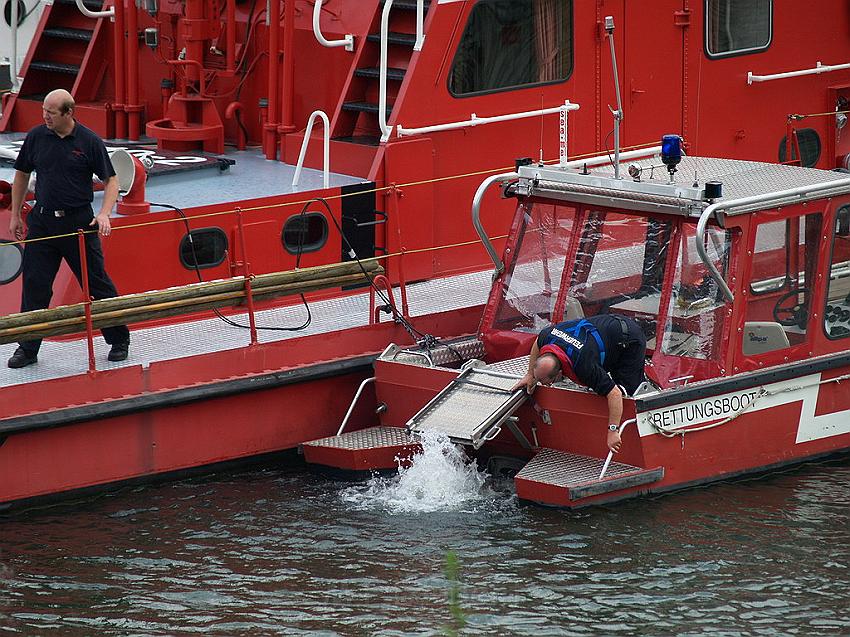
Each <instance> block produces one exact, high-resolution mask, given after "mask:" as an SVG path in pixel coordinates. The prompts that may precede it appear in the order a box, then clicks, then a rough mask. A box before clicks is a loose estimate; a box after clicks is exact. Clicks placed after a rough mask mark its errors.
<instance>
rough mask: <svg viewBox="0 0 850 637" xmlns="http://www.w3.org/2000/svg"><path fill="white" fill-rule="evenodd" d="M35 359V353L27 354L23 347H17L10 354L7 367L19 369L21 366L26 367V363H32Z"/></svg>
mask: <svg viewBox="0 0 850 637" xmlns="http://www.w3.org/2000/svg"><path fill="white" fill-rule="evenodd" d="M37 361H38V355H37V354H27V353H26V351H24V348H23V347H19V348H18V349H16V350H15V353H14V354H12V358H10V359H9V367H11V368H12V369H19V368H21V367H26V366H27V365H32V364H33V363H35V362H37Z"/></svg>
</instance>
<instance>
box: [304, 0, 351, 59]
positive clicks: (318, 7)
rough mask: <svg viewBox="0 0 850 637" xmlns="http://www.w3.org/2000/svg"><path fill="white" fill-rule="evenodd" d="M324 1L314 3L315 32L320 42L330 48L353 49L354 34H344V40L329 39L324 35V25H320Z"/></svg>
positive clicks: (319, 0) (318, 0)
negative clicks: (342, 47)
mask: <svg viewBox="0 0 850 637" xmlns="http://www.w3.org/2000/svg"><path fill="white" fill-rule="evenodd" d="M322 2H324V0H316V3H315V4H314V5H313V33H314V34H315V36H316V39H317V40H318V41H319V44H321V45H322V46H326V47H329V48H333V47H337V46H344V47H345V50H346V51H353V50H354V36H353V35H352V34H350V33H349V34H347V35H344V36H343V37H342V40H328V39H327V38H326V37H325V36H324V35H322V27H321V26H320V25H319V20H320V19H321V16H322Z"/></svg>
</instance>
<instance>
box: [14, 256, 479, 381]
mask: <svg viewBox="0 0 850 637" xmlns="http://www.w3.org/2000/svg"><path fill="white" fill-rule="evenodd" d="M490 274H491V272H490V271H489V270H487V271H481V272H474V273H470V274H462V275H457V276H451V277H445V278H441V279H433V280H431V281H425V282H422V283H415V284H413V285H410V286H408V300H409V303H410V313H411V316H412V317H414V318H415V317H417V316H423V315H425V314H430V313H433V312H446V311H451V310H458V309H462V308H466V307H472V306H475V305H480V304H483V303H484V302H486V300H487V295H488V293H489V290H490ZM395 298H396V305H397V306H399V307H400V306H401V299H400V294H399V293H398V291H397V290H396V294H395ZM310 310H311V312H312V315H313V320H312V323H311V324H310V326H309V327H307V328H306V329H304V330H300V331H297V332H272V331H260V332H259V340H260V342H261V343H271V342H276V341H284V340H288V339H293V338H299V337H302V336H310V335H313V334H324V333H327V332H332V331H337V330H342V329H347V328H353V327H360V326H363V325H367V324H368V322H369V293H368V290H364V292H363V293H359V294H355V295H351V296H347V297H343V298H337V299H328V300H323V301H316V302H311V303H310ZM305 317H306V314H305V310H304V306H303V305H294V306H289V307H285V308H275V309H270V310H264V311H261V312H258V313H257V325H258V326H263V325H270V326H298V325H301V324H302V323H303V322H304V319H305ZM229 318H231V320H234V321H237V322H240V323H242V324H244V325H247V324H248V317H247V314H235V315H233V316H230V317H229ZM414 323H415V322H414ZM130 338H131V342H130V356H129V358H128V359H127V360H126V361H123V362H120V363H110V362H108V361H107V360H106V355H107V353H108V352H109V346H108V345H107V344H106V343H105V342H104V341H103V339H102V338H101V337H100V335H97V337H96V338H95V356H96V358H97V368H98V369H99V370H105V369H115V368H118V367H125V366H130V365H139V364H141V365H143V366H147V365H149V364H150V363H152V362H156V361H164V360H173V359H177V358H183V357H187V356H193V355H197V354H207V353H211V352H216V351H222V350H229V349H237V348H239V347H244V346H246V345H248V344H249V342H250V335H249V331H248V330H247V329H241V328H238V327H232V326H229V325H227V324H226V323H224V322H223V321H221V320H220V319H218V318H217V317H214V318H211V319H203V320H198V321H192V322H188V323H177V324H173V325H164V326H159V327H150V328H145V329H139V330H133V331H132V333H131V337H130ZM4 349H5V352H4V353H8V355H9V356H11V354H12V352H13V351H14V349H15V346H14V344H12V345H7V346H6V347H5V348H4ZM38 358H39V360H38V363H36V364H35V365H31V366H29V367H25V368H23V369H9V368H8V367H7V366H6V363H5V359H6V357H3V359H2V361H0V364H2V367H0V387H7V386H11V385H20V384H24V383H31V382H36V381H42V380H49V379H53V378H64V377H67V376H74V375H77V374H83V373H85V372H86V370H87V369H88V354H87V347H86V340H85V339H79V340H73V341H45V342H44V343H43V344H42V347H41V351H40V352H39V356H38Z"/></svg>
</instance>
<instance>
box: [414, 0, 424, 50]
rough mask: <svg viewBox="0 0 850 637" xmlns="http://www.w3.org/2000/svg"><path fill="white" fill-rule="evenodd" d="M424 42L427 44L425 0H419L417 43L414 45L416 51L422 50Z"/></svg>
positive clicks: (417, 5) (417, 9) (417, 7)
mask: <svg viewBox="0 0 850 637" xmlns="http://www.w3.org/2000/svg"><path fill="white" fill-rule="evenodd" d="M423 44H425V0H417V2H416V43H415V44H414V45H413V50H414V51H421V50H422V45H423Z"/></svg>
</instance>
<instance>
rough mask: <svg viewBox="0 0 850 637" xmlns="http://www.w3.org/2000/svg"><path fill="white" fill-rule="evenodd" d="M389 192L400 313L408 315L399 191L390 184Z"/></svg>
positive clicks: (405, 249) (405, 250)
mask: <svg viewBox="0 0 850 637" xmlns="http://www.w3.org/2000/svg"><path fill="white" fill-rule="evenodd" d="M390 194H391V195H392V198H393V211H394V216H395V230H396V237H397V238H398V251H399V255H398V285H399V289H400V291H401V314H402V316H404V317H407V316H410V308H409V306H408V304H407V279H406V278H405V276H404V254H405V252H407V248H405V247H404V245H403V244H402V242H401V223H400V220H401V215H399V213H398V200H399V197H401V195H402V193H401V191H400V190H399V189H398V188H397V187H396V186H395V184H392V185H391V186H390Z"/></svg>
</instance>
